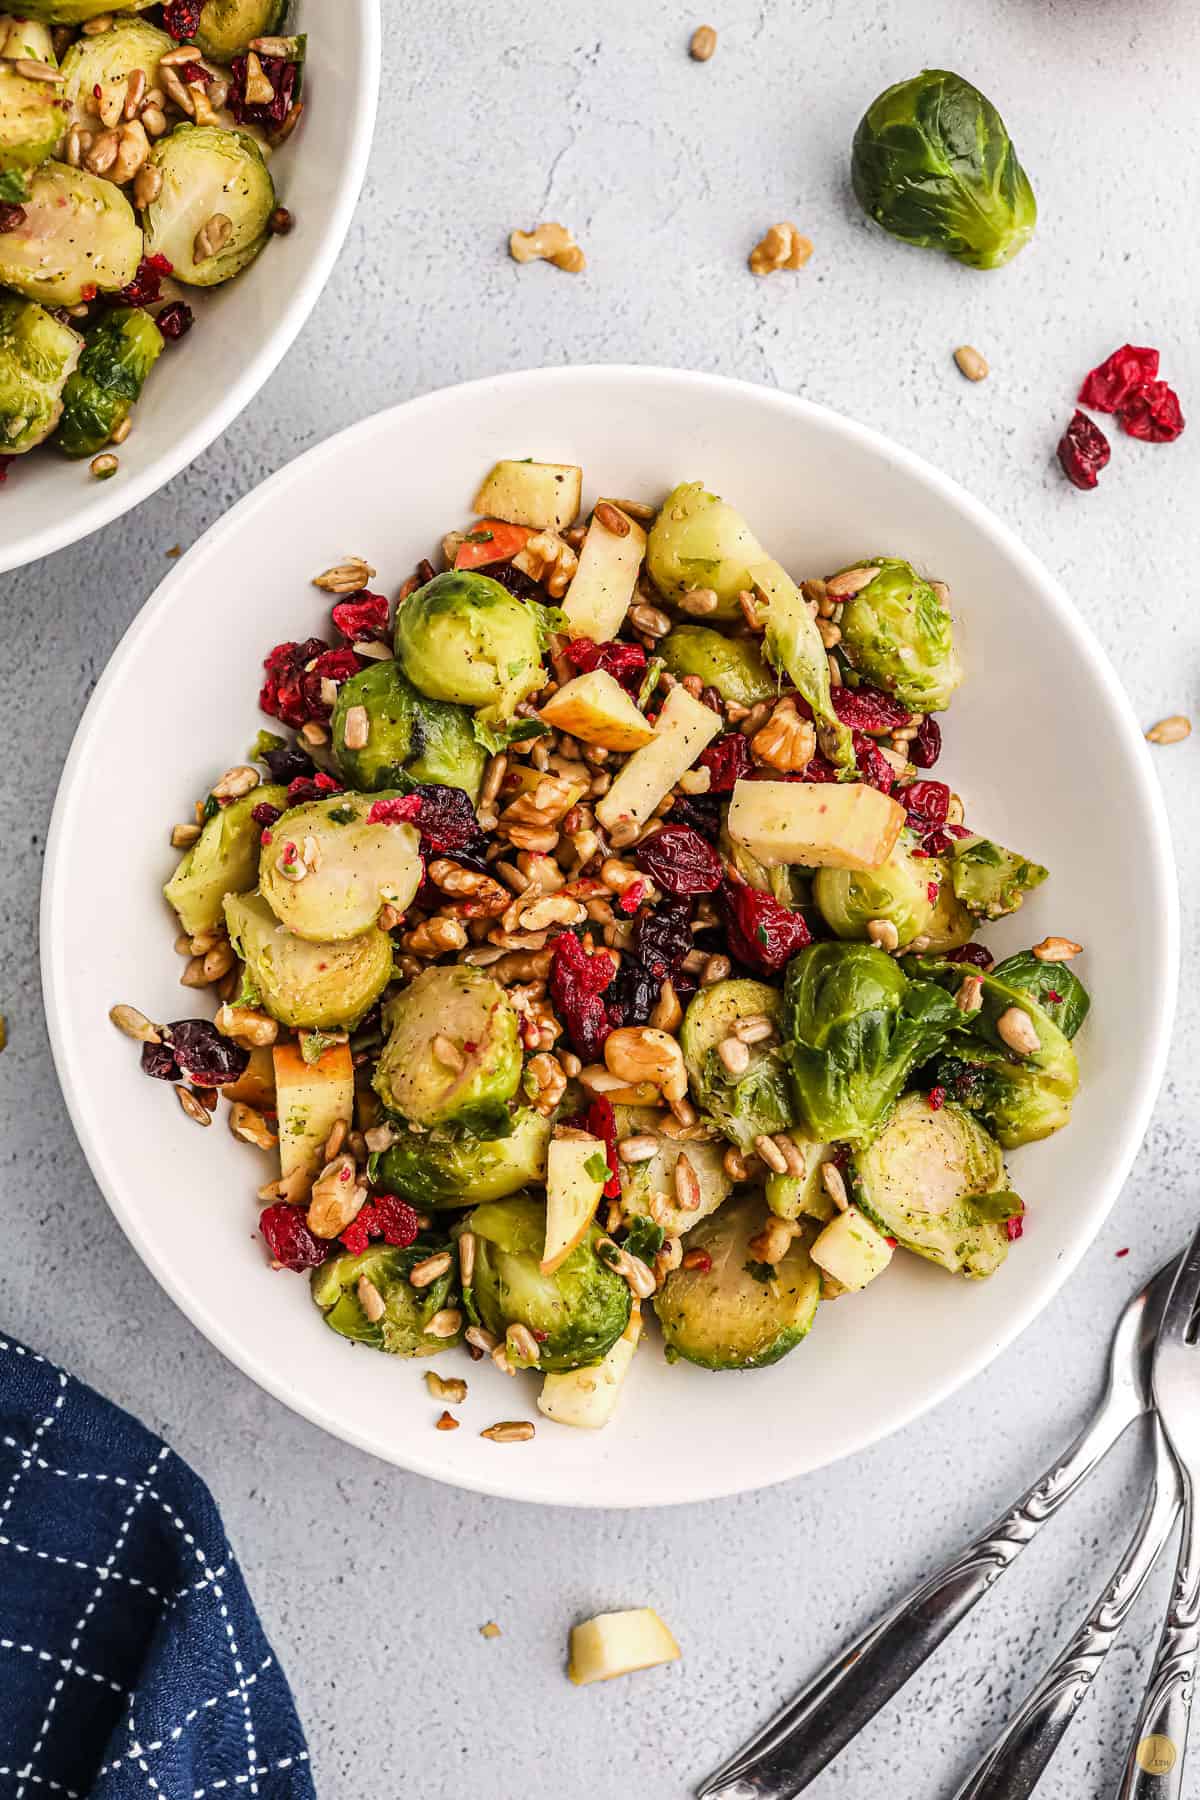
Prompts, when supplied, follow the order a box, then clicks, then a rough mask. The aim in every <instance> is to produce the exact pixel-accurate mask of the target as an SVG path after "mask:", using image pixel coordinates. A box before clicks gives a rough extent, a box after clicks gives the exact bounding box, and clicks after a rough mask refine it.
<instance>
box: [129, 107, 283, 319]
mask: <svg viewBox="0 0 1200 1800" xmlns="http://www.w3.org/2000/svg"><path fill="white" fill-rule="evenodd" d="M150 162H151V166H152V167H153V168H155V169H157V171H158V173H159V174H160V175H161V176H162V186H161V188H160V189H159V192H158V196H157V198H156V199H154V200H152V201H151V202H150V204H149V206H147V207H146V209H145V226H146V255H147V256H165V257H166V258H167V261H168V262H169V263H170V264H171V272H172V274H173V275H174V278H175V280H176V281H182V282H185V283H186V284H187V285H188V286H189V287H216V286H217V285H218V284H219V283H220V282H222V281H228V280H229V279H230V277H231V276H233V275H237V274H239V273H240V272H241V270H243V269H244V268H245V267H246V266H247V264H248V263H252V262H253V261H254V258H255V257H256V256H257V255H258V253H259V251H260V250H261V249H262V248H263V245H264V244H265V243H266V241H267V238H268V237H269V235H270V233H269V230H268V226H267V221H268V220H269V219H270V217H271V214H272V212H273V211H274V208H275V184H274V182H273V181H272V180H271V176H270V171H269V170H268V168H267V165H266V163H265V162H264V161H263V154H262V151H261V150H260V149H259V147H258V143H257V141H256V140H255V139H254V138H252V137H251V136H250V133H249V132H248V131H226V130H225V129H224V128H223V127H221V126H219V125H187V124H184V125H176V127H175V129H174V131H172V132H171V133H170V135H169V136H168V137H164V138H160V139H159V140H158V142H157V144H155V146H154V149H153V151H152V152H151V156H150ZM216 218H223V219H225V220H226V221H227V223H228V226H229V230H228V231H227V232H226V234H225V236H224V237H223V238H222V239H221V240H220V241H219V242H218V241H217V238H213V237H210V242H211V243H212V245H213V248H212V249H211V250H210V251H208V252H207V253H206V252H205V249H204V245H203V242H202V239H203V236H204V227H205V226H206V225H208V224H209V223H210V222H211V221H212V220H213V219H216Z"/></svg>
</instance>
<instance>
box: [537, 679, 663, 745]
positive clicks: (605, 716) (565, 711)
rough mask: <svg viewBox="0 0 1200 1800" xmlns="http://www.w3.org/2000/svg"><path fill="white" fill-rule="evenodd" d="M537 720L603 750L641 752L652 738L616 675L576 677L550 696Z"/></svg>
mask: <svg viewBox="0 0 1200 1800" xmlns="http://www.w3.org/2000/svg"><path fill="white" fill-rule="evenodd" d="M538 717H539V718H540V719H541V720H542V721H543V722H544V723H545V724H547V725H552V726H553V727H554V729H555V730H556V731H566V732H569V733H570V735H571V736H572V737H577V738H579V739H580V740H581V741H582V742H583V743H585V744H599V745H600V747H601V748H602V749H604V750H640V749H641V747H642V745H643V744H648V743H649V742H650V739H651V738H652V737H653V736H654V727H653V725H649V724H647V722H646V715H645V713H642V712H639V711H638V709H637V707H636V706H635V705H634V703H633V701H632V700H631V699H630V697H629V695H628V694H627V693H626V692H625V689H624V688H623V687H622V686H621V684H620V682H619V681H618V680H617V678H616V676H615V675H610V674H609V673H608V670H607V669H592V670H591V671H590V672H589V673H588V674H587V675H576V677H575V679H574V680H573V681H567V682H564V683H563V685H562V687H560V688H559V690H558V692H557V693H555V694H552V695H551V696H550V698H549V700H547V702H546V704H545V706H543V708H542V710H541V712H540V713H539V714H538Z"/></svg>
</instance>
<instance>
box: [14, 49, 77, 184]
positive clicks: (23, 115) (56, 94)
mask: <svg viewBox="0 0 1200 1800" xmlns="http://www.w3.org/2000/svg"><path fill="white" fill-rule="evenodd" d="M6 27H7V34H6ZM43 30H44V27H42V26H38V25H29V24H26V23H25V22H24V21H19V20H7V19H5V18H3V17H0V55H2V56H3V58H4V60H3V61H0V180H2V179H3V178H4V177H5V176H9V177H11V178H12V180H11V182H10V183H9V184H8V185H10V186H11V189H12V191H11V193H9V192H7V191H0V200H8V199H14V200H20V199H23V197H24V195H25V193H26V192H27V182H26V180H25V178H24V176H23V174H22V173H21V172H22V171H24V170H26V169H36V168H37V166H38V164H39V163H44V162H45V161H46V158H47V157H48V156H50V155H51V153H52V152H53V150H54V147H55V145H56V144H57V143H58V142H59V140H60V138H61V137H62V135H63V132H64V131H65V130H66V125H67V112H68V108H67V104H66V102H65V100H64V99H63V93H62V89H61V87H60V86H59V84H58V83H57V82H55V81H38V80H35V79H33V78H31V77H30V76H28V75H18V73H17V69H16V64H17V62H18V61H23V62H39V63H40V62H44V63H46V64H47V66H48V67H49V68H50V69H51V70H53V68H54V52H53V50H52V49H50V48H49V46H48V45H44V44H43V43H41V42H39V41H36V39H37V37H38V34H39V33H40V32H42V31H43ZM26 38H29V39H33V40H35V41H33V42H28V43H27V42H26V41H25V39H26Z"/></svg>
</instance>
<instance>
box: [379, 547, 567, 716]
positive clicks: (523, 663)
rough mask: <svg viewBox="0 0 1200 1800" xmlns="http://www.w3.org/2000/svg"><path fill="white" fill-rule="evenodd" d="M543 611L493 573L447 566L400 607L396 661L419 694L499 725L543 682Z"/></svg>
mask: <svg viewBox="0 0 1200 1800" xmlns="http://www.w3.org/2000/svg"><path fill="white" fill-rule="evenodd" d="M545 629H546V609H544V608H539V607H538V604H537V602H536V601H527V600H518V599H517V598H516V596H515V595H514V594H510V593H509V592H508V590H507V589H506V588H502V587H501V585H500V583H499V582H498V581H493V580H492V578H491V576H490V575H480V574H477V573H474V572H471V571H468V570H463V569H458V570H455V569H450V570H448V571H447V572H446V573H445V574H444V575H435V576H434V578H433V580H432V581H427V582H426V583H425V586H424V587H422V588H418V589H417V591H416V593H415V594H410V595H409V597H408V599H407V600H405V601H404V602H403V603H402V604H401V605H400V606H399V607H398V608H397V609H396V658H397V661H398V662H399V663H400V666H401V668H402V669H403V670H404V673H405V674H406V675H407V677H408V679H409V680H410V681H411V682H412V684H413V686H414V687H416V688H418V689H419V690H420V692H421V693H422V694H427V695H428V696H429V698H430V699H431V700H450V701H454V702H456V703H457V704H458V705H460V706H473V707H481V708H484V709H485V710H486V716H487V719H488V720H490V721H494V722H495V723H497V724H502V723H503V722H504V721H506V720H507V719H509V718H511V716H512V713H513V711H514V710H515V708H516V707H518V706H519V705H520V703H521V701H522V700H524V699H526V698H527V697H528V696H529V695H530V694H533V693H536V692H537V690H538V688H540V687H542V686H543V685H544V684H545V680H546V671H545V669H544V668H543V667H542V645H543V640H544V636H545Z"/></svg>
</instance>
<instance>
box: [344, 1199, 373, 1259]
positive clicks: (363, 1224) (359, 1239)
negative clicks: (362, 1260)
mask: <svg viewBox="0 0 1200 1800" xmlns="http://www.w3.org/2000/svg"><path fill="white" fill-rule="evenodd" d="M364 1213H366V1214H367V1217H366V1218H364V1217H363V1214H364ZM338 1243H339V1244H341V1245H343V1247H344V1248H345V1249H346V1250H348V1251H349V1253H350V1255H351V1256H361V1255H362V1253H363V1251H364V1250H366V1249H368V1248H369V1246H370V1243H371V1230H370V1202H368V1203H367V1205H366V1206H362V1207H360V1208H359V1211H358V1214H357V1216H356V1217H355V1218H353V1219H351V1221H350V1223H349V1224H348V1225H347V1227H346V1229H345V1231H339V1233H338Z"/></svg>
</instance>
